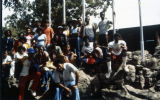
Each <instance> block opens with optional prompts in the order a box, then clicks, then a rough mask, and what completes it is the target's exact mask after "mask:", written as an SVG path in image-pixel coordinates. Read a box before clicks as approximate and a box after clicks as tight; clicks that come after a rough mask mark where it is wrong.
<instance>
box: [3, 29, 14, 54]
mask: <svg viewBox="0 0 160 100" xmlns="http://www.w3.org/2000/svg"><path fill="white" fill-rule="evenodd" d="M4 35H5V36H4V37H3V38H2V44H3V45H2V52H4V51H5V50H7V51H8V54H10V55H11V54H12V49H13V44H14V39H13V38H12V32H11V30H6V31H5V32H4Z"/></svg>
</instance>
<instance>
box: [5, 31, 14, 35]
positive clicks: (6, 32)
mask: <svg viewBox="0 0 160 100" xmlns="http://www.w3.org/2000/svg"><path fill="white" fill-rule="evenodd" d="M8 32H9V33H10V36H11V35H12V31H11V30H6V31H4V35H5V36H6V35H7V34H8Z"/></svg>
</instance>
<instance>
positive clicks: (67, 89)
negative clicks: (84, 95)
mask: <svg viewBox="0 0 160 100" xmlns="http://www.w3.org/2000/svg"><path fill="white" fill-rule="evenodd" d="M65 90H66V91H67V92H68V93H69V95H72V91H71V89H70V88H68V87H65Z"/></svg>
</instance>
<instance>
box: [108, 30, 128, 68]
mask: <svg viewBox="0 0 160 100" xmlns="http://www.w3.org/2000/svg"><path fill="white" fill-rule="evenodd" d="M120 39H121V36H120V34H118V33H116V34H115V35H114V41H111V42H110V43H109V44H108V48H109V51H110V52H111V59H112V63H113V64H116V63H118V64H121V66H122V68H123V69H124V70H125V71H128V69H127V67H126V62H127V56H126V51H127V46H126V42H125V41H124V40H120ZM121 66H120V67H119V68H121ZM119 68H118V67H115V66H114V68H113V70H114V71H118V70H119Z"/></svg>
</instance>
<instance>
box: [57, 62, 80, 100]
mask: <svg viewBox="0 0 160 100" xmlns="http://www.w3.org/2000/svg"><path fill="white" fill-rule="evenodd" d="M54 65H55V66H56V68H57V69H56V71H55V83H57V86H58V87H57V88H56V92H55V97H54V100H62V96H61V95H62V92H63V91H66V92H67V93H68V94H69V95H72V100H80V96H79V90H78V87H77V86H78V80H79V74H78V69H77V68H76V67H75V66H74V65H72V64H71V63H64V61H63V60H62V59H57V60H56V61H55V62H54Z"/></svg>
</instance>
